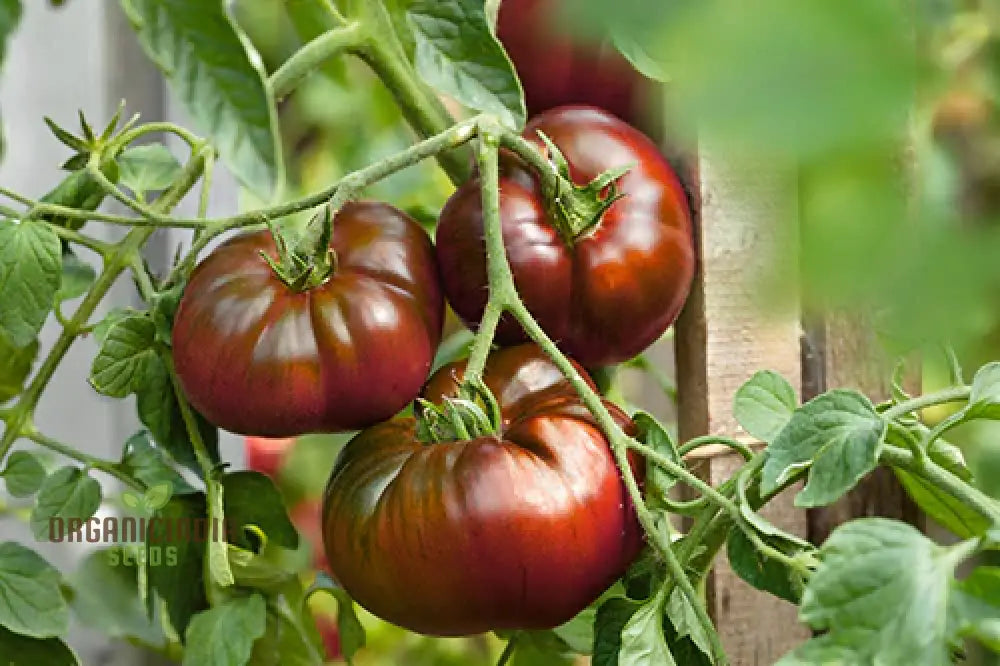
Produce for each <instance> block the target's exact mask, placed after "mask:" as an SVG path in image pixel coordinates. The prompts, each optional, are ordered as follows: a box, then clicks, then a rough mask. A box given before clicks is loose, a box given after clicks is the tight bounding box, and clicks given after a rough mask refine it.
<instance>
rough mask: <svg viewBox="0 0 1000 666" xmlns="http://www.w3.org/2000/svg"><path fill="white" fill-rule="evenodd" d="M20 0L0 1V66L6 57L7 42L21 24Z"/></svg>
mask: <svg viewBox="0 0 1000 666" xmlns="http://www.w3.org/2000/svg"><path fill="white" fill-rule="evenodd" d="M22 11H23V10H22V9H21V0H0V65H3V61H4V59H5V58H6V56H7V40H8V39H10V36H11V35H12V34H14V31H15V30H17V25H18V23H20V22H21V12H22Z"/></svg>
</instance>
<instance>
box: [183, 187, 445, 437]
mask: <svg viewBox="0 0 1000 666" xmlns="http://www.w3.org/2000/svg"><path fill="white" fill-rule="evenodd" d="M330 247H331V248H332V249H333V250H334V252H335V253H336V268H335V269H334V272H333V273H332V274H331V276H330V277H329V278H328V279H327V280H326V282H324V283H323V284H322V285H320V286H318V287H315V288H313V289H310V290H306V291H301V292H299V291H294V290H292V289H291V288H290V287H288V286H287V285H286V284H285V283H283V282H282V281H281V280H280V279H279V278H278V277H277V276H276V275H275V273H274V271H273V270H272V269H271V267H270V266H269V265H268V263H267V262H266V261H265V259H264V258H263V257H262V256H261V255H260V252H261V251H262V250H263V251H264V252H267V253H268V254H269V255H271V256H274V255H275V246H274V241H273V239H272V237H271V234H270V233H268V232H259V233H251V234H245V235H241V236H237V237H235V238H233V239H231V240H229V241H228V242H226V243H224V244H223V245H221V246H220V247H219V248H218V249H216V250H215V251H214V252H212V253H211V254H210V255H208V256H207V257H206V258H205V259H204V261H202V262H201V263H200V264H199V265H198V267H197V268H196V269H195V270H194V272H193V273H192V275H191V280H190V282H189V283H188V285H187V287H186V288H185V290H184V295H183V296H182V298H181V302H180V306H179V307H178V310H177V314H176V317H175V320H174V328H173V355H174V361H175V363H176V366H177V374H178V375H179V377H180V380H181V384H182V385H183V387H184V391H185V393H186V394H187V396H188V398H189V399H190V400H191V403H192V404H193V405H194V406H195V407H196V408H197V409H198V410H199V411H200V412H201V413H202V414H204V415H205V416H206V417H207V418H208V419H209V420H210V421H211V422H212V423H214V424H216V425H218V426H220V427H222V428H225V429H227V430H231V431H233V432H238V433H243V434H251V435H263V436H268V437H283V436H284V437H287V436H292V435H298V434H302V433H307V432H317V431H323V432H336V431H344V430H354V429H357V428H361V427H364V426H367V425H371V424H372V423H376V422H378V421H381V420H383V419H386V418H388V417H390V416H392V415H393V414H395V413H396V412H398V411H399V410H400V409H401V408H403V407H404V406H405V405H406V404H407V403H408V402H409V401H410V400H412V399H413V397H414V396H415V395H416V394H417V393H418V392H419V391H420V387H421V385H422V384H423V382H424V379H425V378H426V376H427V373H428V372H429V370H430V364H431V360H432V358H433V355H434V350H435V348H436V346H437V344H438V341H439V339H440V337H441V325H442V320H443V316H444V305H443V298H442V295H441V287H440V284H439V278H438V272H437V267H436V265H435V261H434V250H433V248H432V246H431V242H430V239H429V238H428V236H427V234H426V233H425V232H424V231H423V230H422V229H421V228H420V226H419V225H418V224H417V223H416V222H415V221H414V220H412V219H411V218H410V217H408V216H407V215H405V214H404V213H402V212H401V211H399V210H397V209H395V208H393V207H391V206H388V205H386V204H381V203H372V202H368V203H352V204H348V205H346V206H344V208H343V209H342V210H341V211H340V212H339V213H338V214H337V216H336V218H335V220H334V230H333V238H332V240H331V243H330Z"/></svg>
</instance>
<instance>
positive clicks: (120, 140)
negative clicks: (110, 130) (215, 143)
mask: <svg viewBox="0 0 1000 666" xmlns="http://www.w3.org/2000/svg"><path fill="white" fill-rule="evenodd" d="M146 134H174V135H175V136H177V137H179V138H180V139H181V140H182V141H183V142H184V143H186V144H187V145H188V147H189V148H191V149H192V150H195V149H196V148H197V147H198V146H200V145H202V144H203V143H204V141H203V140H202V139H200V138H198V137H197V136H195V135H194V134H193V133H191V132H190V131H188V130H187V129H185V128H183V127H181V126H180V125H175V124H174V123H168V122H157V123H143V124H142V125H140V126H139V127H136V128H133V129H130V130H128V131H126V132H123V133H122V134H120V135H119V136H118V137H117V138H116V139H115V141H114V143H112V144H110V145H108V147H107V148H105V149H104V151H103V152H104V153H105V154H107V155H117V154H118V152H119V151H121V150H122V149H123V148H125V146H127V145H128V144H130V143H132V142H133V141H135V140H136V139H138V138H139V137H141V136H145V135H146Z"/></svg>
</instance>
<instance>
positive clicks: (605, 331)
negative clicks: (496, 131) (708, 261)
mask: <svg viewBox="0 0 1000 666" xmlns="http://www.w3.org/2000/svg"><path fill="white" fill-rule="evenodd" d="M539 132H541V133H544V134H545V135H546V136H547V137H548V138H549V139H551V141H552V143H554V144H555V146H556V147H558V149H559V150H560V151H561V153H562V154H563V156H564V157H565V159H566V161H567V162H568V167H569V175H570V176H571V178H572V180H573V182H574V184H575V185H577V186H584V185H585V184H587V183H589V182H590V181H592V180H593V179H594V178H596V177H597V176H599V175H600V174H602V173H603V172H605V171H607V170H610V169H616V168H620V167H624V166H627V165H632V168H631V169H630V170H629V171H628V172H627V173H626V174H625V175H623V176H621V177H620V178H619V179H618V180H617V182H616V183H615V187H616V190H617V193H618V194H619V195H620V198H618V199H617V200H615V201H614V202H613V203H611V204H610V206H608V207H607V209H606V210H604V211H603V213H601V214H600V215H599V217H598V219H596V220H594V221H593V224H592V226H590V227H589V228H586V229H584V230H582V231H580V232H578V233H577V234H576V235H575V237H573V238H569V239H568V238H567V237H566V233H565V232H564V231H563V230H562V229H561V228H560V224H559V220H557V219H555V218H554V213H553V208H552V205H551V202H548V201H546V200H545V196H544V195H543V192H542V189H541V185H540V183H539V181H538V178H537V176H536V175H535V174H534V172H533V171H531V170H530V169H529V167H528V166H527V165H525V164H523V163H522V162H521V161H520V160H519V159H518V158H516V157H515V156H513V155H511V154H505V155H504V164H503V168H502V170H501V178H500V218H501V226H502V231H503V239H504V245H505V247H506V250H507V257H508V260H509V262H510V266H511V271H512V273H513V276H514V282H515V284H516V286H517V290H518V294H519V296H520V297H521V299H522V301H523V302H524V304H525V306H526V307H527V308H528V310H529V311H530V312H531V314H532V315H533V316H534V317H535V319H536V320H537V321H538V323H539V324H540V325H541V327H542V328H543V329H544V330H545V332H546V333H547V334H548V335H549V337H550V338H552V339H553V340H554V341H555V342H556V343H557V344H558V345H559V347H560V349H562V350H563V351H564V352H566V353H567V354H568V355H569V356H571V357H573V358H575V359H576V360H577V361H579V362H580V363H583V364H584V365H585V366H587V367H599V366H605V365H612V364H614V363H620V362H623V361H626V360H628V359H630V358H633V357H635V356H636V355H637V354H639V353H640V352H642V351H643V350H644V349H646V348H647V347H648V346H649V345H651V344H652V343H653V342H655V341H656V340H658V339H659V338H660V336H662V335H663V333H664V331H666V329H667V328H668V327H669V326H670V325H671V324H672V323H673V321H674V320H675V319H676V317H677V315H678V314H679V313H680V309H681V307H682V306H683V304H684V301H685V300H686V298H687V295H688V291H689V290H690V286H691V281H692V279H693V276H694V268H695V252H694V239H693V235H692V224H691V212H690V210H689V207H688V202H687V198H686V196H685V193H684V190H683V188H682V187H681V183H680V181H679V179H678V177H677V175H676V174H675V173H674V171H673V169H672V168H671V166H670V164H669V163H668V162H667V160H666V159H665V158H664V157H663V155H662V154H661V153H660V151H659V149H658V148H657V146H656V145H655V144H654V143H653V142H652V141H651V140H650V139H649V138H647V137H646V136H644V135H643V134H642V133H640V132H639V131H638V130H636V129H634V128H633V127H631V126H629V125H628V124H626V123H624V122H622V121H621V120H619V119H618V118H616V117H614V116H613V115H611V114H609V113H608V112H606V111H602V110H600V109H597V108H593V107H583V106H567V107H560V108H558V109H552V110H550V111H546V112H545V113H542V114H541V115H539V116H536V117H534V118H533V119H531V120H530V121H529V122H528V125H527V127H526V128H525V130H524V137H525V138H526V139H528V140H529V141H532V142H534V143H536V144H537V145H538V146H539V148H540V149H542V150H543V151H544V150H547V148H546V146H545V145H544V143H543V142H542V139H541V138H540V136H539ZM479 190H480V184H479V180H478V179H472V180H470V181H469V182H468V183H466V184H464V185H462V186H461V187H460V188H458V190H456V192H455V193H454V194H453V195H452V196H451V198H450V199H449V200H448V202H447V204H446V205H445V207H444V209H443V210H442V212H441V217H440V221H439V223H438V228H437V233H436V250H437V256H438V262H439V265H440V267H441V276H442V281H443V284H444V289H445V294H446V295H447V298H448V302H449V303H450V304H451V306H452V308H453V309H454V310H455V312H456V313H457V314H458V315H459V316H460V317H461V318H462V320H463V321H464V322H465V323H466V325H467V326H469V327H470V328H472V329H475V328H476V327H477V326H478V322H479V320H480V319H481V317H482V314H483V311H484V310H485V307H486V300H487V289H486V251H485V247H484V241H483V215H482V203H481V200H480V194H479ZM496 339H497V342H498V343H500V344H504V345H510V344H517V343H519V342H523V341H525V340H526V339H527V336H526V335H525V334H524V332H523V331H522V330H521V328H520V326H518V325H517V323H516V322H514V321H513V320H511V319H510V318H505V319H503V320H502V321H501V324H500V327H499V328H498V330H497V338H496Z"/></svg>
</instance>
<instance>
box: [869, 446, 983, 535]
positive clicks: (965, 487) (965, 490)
mask: <svg viewBox="0 0 1000 666" xmlns="http://www.w3.org/2000/svg"><path fill="white" fill-rule="evenodd" d="M879 459H880V460H881V461H882V462H884V463H888V464H889V465H892V466H893V467H899V468H901V469H905V470H907V471H909V472H912V473H913V474H915V475H917V476H919V477H921V478H923V479H924V480H925V481H929V482H930V483H933V484H934V485H935V486H937V487H938V488H940V489H942V490H944V491H945V492H947V493H948V494H949V495H951V496H952V497H954V498H955V499H958V500H961V501H962V502H964V503H965V504H967V505H968V506H969V507H971V508H972V509H973V510H975V511H976V512H977V513H979V514H981V515H982V516H983V517H985V518H987V519H989V520H990V521H992V522H993V524H995V525H1000V502H998V501H997V500H995V499H993V498H992V497H990V496H989V495H987V494H986V493H984V492H982V491H981V490H979V489H978V488H976V487H974V486H971V485H969V484H968V483H966V482H965V481H962V479H960V478H958V477H957V476H955V475H954V474H952V473H951V472H949V471H948V470H946V469H945V468H943V467H941V466H940V465H938V464H937V463H935V462H934V461H933V460H931V459H930V458H927V459H925V460H923V461H922V462H921V461H918V459H917V457H916V456H915V455H913V453H912V452H910V451H907V450H906V449H902V448H899V447H898V446H892V445H886V446H885V447H883V448H882V453H881V455H880V456H879Z"/></svg>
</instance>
